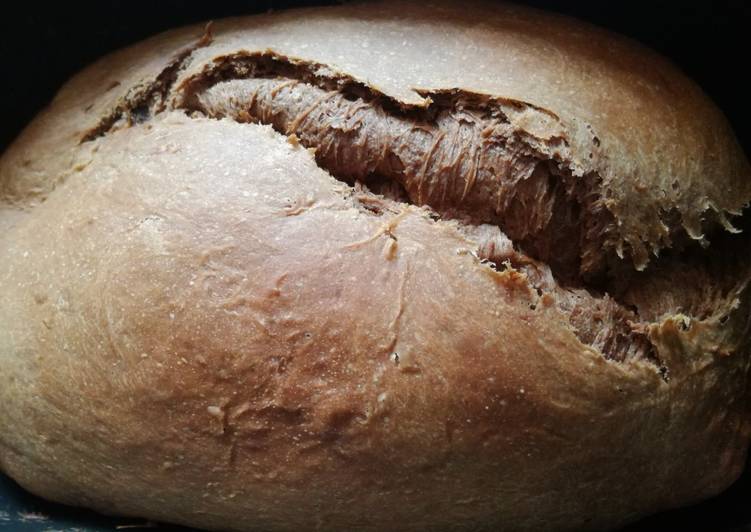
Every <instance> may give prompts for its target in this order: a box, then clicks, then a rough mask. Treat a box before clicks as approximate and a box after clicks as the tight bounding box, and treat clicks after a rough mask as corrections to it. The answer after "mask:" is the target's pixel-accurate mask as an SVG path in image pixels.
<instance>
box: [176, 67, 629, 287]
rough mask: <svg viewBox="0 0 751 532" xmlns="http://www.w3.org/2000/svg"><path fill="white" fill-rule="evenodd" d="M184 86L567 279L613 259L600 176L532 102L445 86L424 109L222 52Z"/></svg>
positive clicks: (187, 100) (199, 105) (187, 105)
mask: <svg viewBox="0 0 751 532" xmlns="http://www.w3.org/2000/svg"><path fill="white" fill-rule="evenodd" d="M178 91H179V95H178V97H177V101H176V105H177V106H179V107H182V108H184V109H188V110H192V111H200V112H201V113H203V114H206V115H208V116H213V117H223V116H227V117H230V118H232V119H234V120H237V121H241V122H243V121H244V122H260V123H265V124H271V125H272V126H273V127H274V128H275V129H276V130H277V131H280V132H282V133H285V134H295V135H296V136H297V137H299V138H300V140H301V142H302V144H303V145H305V146H307V147H312V148H315V149H316V159H317V161H318V163H319V164H320V165H321V166H322V167H324V168H326V170H327V171H329V172H330V173H331V174H332V175H334V176H335V177H337V178H340V179H344V180H347V181H349V182H352V181H353V180H360V181H364V180H367V178H368V176H370V175H372V174H376V175H378V176H381V177H386V178H388V179H391V180H393V181H396V182H398V183H399V184H400V185H401V186H402V187H403V188H404V189H405V190H406V192H407V194H408V196H409V198H410V201H411V202H412V203H414V204H417V205H429V206H430V207H431V208H433V209H435V210H436V211H437V212H439V213H441V214H442V215H444V216H447V217H450V218H465V219H468V220H469V221H470V222H471V223H475V224H477V223H493V224H497V225H500V226H501V227H503V229H504V232H506V233H507V234H508V235H509V236H510V237H511V238H512V239H513V240H514V242H517V243H518V244H519V245H520V246H522V247H523V248H524V249H525V250H527V251H528V252H529V253H531V254H533V255H534V256H535V257H537V258H539V259H540V260H543V261H545V262H547V263H549V264H550V265H551V267H552V268H553V269H554V270H555V272H556V275H557V276H558V277H560V278H563V279H572V280H573V279H576V278H578V277H580V276H584V277H586V278H593V277H597V276H598V275H601V274H602V273H603V272H604V270H605V268H606V264H607V260H608V255H613V256H615V242H614V241H611V240H612V235H611V230H612V228H614V227H615V225H616V224H615V220H614V218H613V216H612V214H611V213H610V212H609V211H608V210H607V208H606V206H605V203H604V200H603V198H602V197H601V196H600V195H599V190H600V187H599V177H598V176H597V175H595V174H591V173H590V174H586V175H581V176H575V175H574V173H573V171H572V170H571V169H570V168H569V167H568V164H567V160H568V159H569V158H570V157H569V155H570V154H569V153H568V146H567V142H566V140H565V138H563V137H562V136H553V137H549V138H545V139H541V138H537V137H535V135H534V134H532V133H530V132H529V131H526V130H525V129H523V128H521V127H520V126H519V120H517V118H518V116H519V115H525V116H526V115H531V116H532V118H530V117H529V116H526V118H525V120H543V121H549V122H556V121H557V117H555V116H554V115H552V114H550V113H548V112H546V111H543V110H540V109H537V108H534V107H533V106H530V105H527V104H523V103H521V102H512V101H507V100H501V99H491V98H489V97H487V96H484V95H478V94H470V93H467V92H466V91H443V92H436V93H431V94H427V93H426V94H425V96H426V97H428V98H429V99H430V100H431V104H430V105H429V106H428V107H426V108H418V107H414V106H412V107H406V106H403V105H399V104H397V103H396V102H394V101H393V100H391V99H389V98H387V97H385V96H383V95H381V94H379V93H378V92H377V91H374V90H371V89H369V88H367V87H365V86H364V85H362V84H361V83H359V82H356V81H354V80H351V79H348V78H343V77H341V76H340V77H333V76H331V75H330V74H329V72H328V71H327V69H326V67H325V66H322V65H312V64H300V63H291V62H289V61H285V60H283V59H282V58H279V57H276V56H272V55H245V54H238V55H233V56H228V57H222V58H218V59H216V60H215V66H214V67H213V68H212V69H211V70H210V71H208V72H205V73H203V74H201V75H200V76H196V77H194V78H192V79H189V80H187V81H186V82H184V83H183V84H182V85H181V87H179V88H178ZM562 244H563V245H562ZM561 249H566V253H561Z"/></svg>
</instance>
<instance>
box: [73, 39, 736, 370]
mask: <svg viewBox="0 0 751 532" xmlns="http://www.w3.org/2000/svg"><path fill="white" fill-rule="evenodd" d="M199 46H201V44H200V43H199V44H198V45H196V46H194V47H192V48H189V49H186V50H185V51H183V52H181V53H180V54H178V55H177V56H176V57H175V59H174V60H173V61H172V62H170V64H169V65H168V66H167V67H166V68H165V69H164V70H163V71H162V72H161V73H160V74H159V76H158V77H157V78H156V79H155V81H154V82H153V83H152V84H151V85H148V86H146V87H143V86H139V87H138V88H136V89H132V90H131V92H130V93H129V96H128V97H126V99H125V100H124V101H123V102H121V103H120V104H119V105H118V106H117V107H116V109H115V110H114V111H113V112H112V113H110V114H109V115H108V116H107V117H105V118H104V119H103V120H102V121H101V122H100V125H99V126H98V127H97V128H96V129H94V130H92V131H90V132H89V133H87V134H86V136H84V138H83V139H82V141H86V140H91V139H94V138H96V137H98V136H102V135H104V134H106V133H107V132H108V131H109V130H111V129H114V128H117V127H119V126H120V125H125V126H127V125H130V124H132V123H138V122H141V121H144V120H148V119H149V118H150V117H151V116H153V115H154V114H156V113H159V112H161V111H164V110H166V109H169V108H179V109H183V110H186V111H187V112H189V113H198V114H200V115H202V116H208V117H212V118H223V117H227V118H230V119H232V120H235V121H238V122H256V123H262V124H268V125H271V126H272V127H274V129H276V130H277V131H278V132H280V133H282V134H286V135H288V136H290V137H291V138H292V139H293V140H294V141H295V142H300V143H301V144H302V145H304V146H305V147H308V148H311V149H313V150H315V157H316V160H317V162H318V163H319V165H320V166H321V167H322V168H324V169H325V170H327V171H328V172H329V173H330V174H331V175H332V176H333V177H335V178H337V179H339V180H341V181H344V182H346V183H348V184H350V185H353V186H355V187H356V188H355V192H356V193H355V196H356V199H357V202H358V205H359V206H360V207H361V208H363V209H364V210H365V211H367V212H369V213H371V214H374V215H378V216H380V215H382V214H384V213H383V208H384V205H386V204H387V203H388V202H399V203H402V204H403V203H409V204H415V205H419V206H421V207H424V208H426V209H427V212H429V213H431V215H432V216H433V217H434V218H435V219H438V218H442V219H444V220H451V221H452V222H453V223H455V224H456V226H457V228H458V229H459V230H460V231H461V232H463V233H464V234H465V235H466V236H467V237H468V238H469V239H470V240H473V241H475V242H477V252H476V254H477V258H478V260H479V261H480V262H483V263H486V264H487V265H489V266H491V267H493V268H494V269H496V270H499V271H502V270H506V269H513V270H515V271H518V272H520V273H522V274H524V276H525V278H526V280H527V282H528V283H529V286H530V287H531V289H532V290H534V291H536V292H537V294H538V295H539V297H540V298H541V299H542V298H552V300H553V302H554V304H555V305H556V307H557V308H558V309H559V310H560V311H561V312H562V313H563V315H565V316H566V317H567V319H568V321H569V323H570V324H571V326H572V329H573V331H574V332H575V334H576V335H577V337H578V338H579V339H580V340H581V341H582V343H584V344H586V345H589V346H591V347H593V348H594V349H596V350H598V351H599V352H600V353H601V354H602V355H603V356H604V357H605V358H607V359H609V360H614V361H620V362H624V361H628V360H635V359H641V360H644V361H647V362H650V363H652V364H653V365H654V366H655V368H656V370H657V371H658V372H659V374H660V375H661V377H662V378H663V380H668V374H669V370H668V368H667V367H666V364H665V363H664V362H663V361H661V360H660V358H659V356H658V354H657V351H656V349H655V347H654V345H653V343H652V341H650V338H649V326H650V324H651V323H653V322H654V321H655V320H658V319H659V318H660V317H661V316H660V315H659V314H656V313H654V312H653V313H651V314H650V315H649V317H648V318H646V317H645V316H642V315H640V309H641V307H642V306H644V307H645V308H650V307H651V306H653V303H654V302H652V301H651V300H650V298H651V295H650V294H646V293H641V294H640V295H639V296H638V297H634V296H633V291H632V287H633V285H634V283H635V282H637V283H638V284H643V282H644V279H643V278H646V279H652V278H653V274H652V272H650V273H647V274H645V275H641V274H637V272H636V271H635V270H634V268H633V267H632V266H629V265H627V264H625V263H624V261H622V260H620V259H619V257H618V255H619V254H620V253H619V252H618V249H619V245H620V242H619V241H618V239H617V237H616V236H615V233H614V232H613V229H614V228H615V226H616V221H615V219H614V217H613V215H612V214H611V213H610V211H609V210H608V209H607V207H606V200H605V199H604V198H603V197H601V195H600V190H601V187H600V178H599V177H598V176H597V175H596V174H593V173H588V174H584V175H576V173H575V172H574V170H572V169H571V168H570V167H569V165H568V163H567V161H568V156H569V154H568V152H567V150H568V145H567V141H566V139H565V138H564V137H563V136H549V137H546V138H540V137H538V136H535V135H534V134H533V133H532V132H531V131H532V130H534V128H527V129H525V128H523V127H519V123H520V121H519V120H518V115H520V114H527V115H529V116H526V118H525V120H522V121H521V123H525V121H529V120H530V116H531V117H532V121H534V120H538V121H539V120H542V121H546V120H547V121H552V122H555V121H556V120H557V117H556V116H555V115H553V114H552V113H549V112H548V111H545V110H542V109H538V108H536V107H534V106H531V105H528V104H524V103H522V102H516V101H508V100H504V99H499V98H490V97H488V96H484V95H477V94H470V93H467V92H465V91H441V92H433V93H428V92H423V96H425V97H428V98H429V99H430V101H431V103H430V105H429V106H427V107H418V106H407V105H403V104H401V103H399V102H396V101H394V100H392V99H390V98H389V97H387V96H385V95H383V94H381V93H379V92H378V91H377V90H374V89H372V88H370V87H368V86H366V85H364V84H362V83H360V82H358V81H356V80H353V79H352V78H348V77H346V76H342V75H336V74H334V73H333V72H332V71H331V70H330V69H328V68H327V67H326V66H325V65H320V64H312V63H300V62H292V61H290V60H287V59H285V58H282V57H278V56H275V55H273V54H269V53H267V54H246V53H239V54H235V55H232V56H223V57H219V58H216V59H215V61H214V64H213V66H212V67H211V68H209V69H207V70H206V71H204V72H202V73H201V74H200V75H196V76H193V77H191V78H188V79H187V80H185V81H184V82H183V83H181V84H180V85H179V86H177V87H175V81H176V79H177V77H178V74H179V72H180V71H181V69H183V68H184V67H185V65H186V64H187V63H188V62H189V61H190V56H191V54H192V52H193V51H194V50H195V49H196V48H198V47H199ZM363 185H364V186H365V188H363ZM384 202H386V203H384ZM292 211H294V208H292ZM392 211H393V209H392ZM397 211H398V209H397V210H396V211H393V212H397ZM665 216H670V213H665ZM501 231H503V232H501ZM506 235H508V236H506ZM671 236H672V237H674V239H673V240H671V243H672V242H674V243H675V245H676V248H677V249H678V250H681V249H683V248H684V247H685V248H686V249H687V250H688V251H686V252H684V256H683V260H688V261H689V262H691V263H692V266H691V267H689V269H690V268H692V267H693V263H696V262H697V261H701V255H703V253H701V252H699V253H697V251H696V250H697V245H696V244H695V243H690V242H688V240H687V239H685V238H682V237H681V234H680V232H675V234H673V235H671ZM694 255H697V256H698V257H699V258H697V259H696V260H694V259H693V258H692V257H693V256H694ZM653 269H654V268H653ZM665 270H666V271H668V272H671V271H672V270H671V269H670V268H669V267H667V268H662V269H659V268H658V269H657V271H658V272H660V273H658V274H654V275H656V276H659V275H662V274H663V273H664V271H665ZM637 277H638V278H639V280H638V281H633V279H635V278H637ZM728 294H729V291H727V290H726V291H724V292H722V291H720V292H718V293H717V294H715V295H716V296H717V297H716V298H715V299H713V300H712V301H711V302H709V303H706V305H707V306H708V307H712V308H725V305H724V303H725V302H726V300H727V298H728V297H729V296H728ZM687 297H689V298H690V296H687ZM679 308H680V307H679ZM669 310H670V309H666V313H667V312H668V311H669ZM710 314H711V312H709V313H704V315H710Z"/></svg>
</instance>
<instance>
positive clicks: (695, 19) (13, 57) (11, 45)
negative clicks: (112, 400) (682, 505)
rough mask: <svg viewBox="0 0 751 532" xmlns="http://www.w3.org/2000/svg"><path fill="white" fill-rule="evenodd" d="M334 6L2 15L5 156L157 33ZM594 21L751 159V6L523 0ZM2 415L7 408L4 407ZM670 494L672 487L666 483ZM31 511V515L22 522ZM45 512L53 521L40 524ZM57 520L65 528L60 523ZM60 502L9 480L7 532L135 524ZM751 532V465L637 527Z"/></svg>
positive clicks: (69, 6)
mask: <svg viewBox="0 0 751 532" xmlns="http://www.w3.org/2000/svg"><path fill="white" fill-rule="evenodd" d="M326 3H332V2H325V1H315V0H303V1H291V0H283V1H282V0H280V1H272V0H264V1H234V2H226V1H217V0H214V1H211V2H189V1H179V0H163V1H158V2H157V1H151V2H143V1H135V0H131V1H109V2H105V1H102V2H96V3H95V2H77V3H67V2H60V3H56V4H52V3H50V4H49V5H47V4H46V3H37V2H31V1H27V2H25V3H16V4H15V5H14V6H13V7H12V8H9V7H4V8H3V10H2V12H1V13H0V52H1V54H0V59H1V61H2V62H1V63H0V69H1V71H2V76H3V77H2V83H0V105H2V108H1V109H0V117H2V124H3V125H2V128H0V151H2V150H4V149H5V147H6V146H7V145H8V144H9V143H10V142H11V141H12V140H13V138H14V137H15V136H16V135H17V134H18V133H19V132H20V130H21V129H22V128H23V126H24V124H26V123H27V122H28V121H29V120H30V119H31V118H32V117H33V116H34V114H36V112H37V111H39V109H41V108H42V107H43V106H44V105H45V104H46V103H47V102H48V101H49V100H50V99H51V98H52V96H53V95H54V93H55V91H56V90H57V89H58V88H59V87H60V85H61V84H62V83H63V82H64V81H65V80H66V79H67V78H69V77H70V76H71V75H72V74H73V73H75V72H76V71H78V70H79V69H81V68H82V67H84V66H85V65H87V64H88V63H90V62H91V61H93V60H94V59H96V58H98V57H100V56H101V55H103V54H105V53H107V52H109V51H112V50H115V49H117V48H120V47H122V46H125V45H127V44H129V43H132V42H135V41H138V40H140V39H142V38H145V37H147V36H149V35H152V34H154V33H158V32H160V31H163V30H166V29H169V28H172V27H175V26H180V25H184V24H189V23H193V22H198V21H202V20H207V19H217V18H221V17H223V16H229V15H241V14H249V13H258V12H262V11H266V10H268V9H272V8H273V9H282V8H285V7H290V6H303V5H304V6H311V5H321V4H326ZM518 3H524V4H529V5H533V6H536V7H541V8H546V9H549V10H553V11H558V12H561V13H565V14H568V15H573V16H576V17H578V18H581V19H585V20H588V21H590V22H592V23H595V24H598V25H600V26H604V27H607V28H610V29H612V30H615V31H617V32H620V33H623V34H625V35H628V36H630V37H632V38H635V39H637V40H639V41H641V42H642V43H644V44H646V45H648V46H650V47H651V48H654V49H656V50H658V51H659V52H661V53H662V54H664V55H666V56H667V57H669V58H671V59H672V60H673V62H675V63H676V64H677V65H678V66H679V67H680V68H682V69H683V70H684V71H685V72H686V73H687V74H688V75H689V76H690V77H692V78H693V79H695V80H696V81H697V82H698V83H699V84H700V85H701V86H702V87H703V88H704V90H705V91H706V92H707V93H708V94H709V96H710V97H711V98H712V99H713V100H714V101H715V102H716V103H717V104H718V105H719V107H720V108H721V109H722V110H723V111H724V112H725V114H726V115H727V117H728V119H729V120H730V122H731V124H732V125H733V127H734V129H735V131H736V134H737V135H738V138H739V140H740V142H741V144H742V145H743V147H744V149H745V151H746V154H747V155H748V154H751V112H750V111H749V106H748V104H747V101H748V95H749V92H750V91H749V85H748V82H747V81H746V78H747V77H748V75H747V73H746V70H747V69H748V67H749V52H751V39H750V38H749V33H750V32H751V2H745V1H743V0H736V1H728V2H711V1H705V2H698V1H687V2H680V3H678V2H675V3H671V2H658V1H654V2H644V1H632V2H607V1H600V2H594V1H587V2H565V3H564V2H550V1H542V0H531V1H520V2H518ZM0 408H2V405H0ZM665 489H670V486H665ZM28 512H31V514H30V515H31V518H29V517H28V516H27V517H26V518H25V519H20V517H22V514H24V513H28ZM35 513H41V514H42V515H43V516H46V517H48V518H51V519H52V521H50V520H49V519H35V518H34V515H35ZM55 523H57V524H55ZM135 523H138V521H137V520H132V519H129V520H127V519H125V520H124V519H117V520H114V519H106V518H101V517H99V516H96V515H95V514H92V513H89V512H85V511H79V510H70V509H66V508H64V507H61V506H59V505H50V504H47V503H45V502H43V501H41V500H39V499H36V498H34V497H32V496H30V495H28V494H26V493H24V492H22V491H20V489H19V488H17V486H15V484H13V483H12V481H10V480H8V479H7V478H6V477H2V475H0V528H12V529H14V530H44V529H49V528H56V529H60V528H61V527H64V528H65V529H70V528H72V527H86V528H80V529H81V530H111V529H114V528H115V526H117V525H123V524H128V525H130V524H135ZM695 528H696V529H699V530H713V531H731V530H732V531H741V530H744V531H745V530H749V531H751V468H747V471H746V473H745V474H744V476H743V477H742V478H741V479H740V480H739V481H738V482H737V483H736V484H735V485H734V486H733V487H732V488H731V489H730V490H729V491H727V492H726V493H725V494H723V495H721V496H720V497H718V498H715V499H713V500H711V501H707V502H705V503H703V504H701V505H698V506H694V507H691V508H687V509H683V510H677V511H673V512H667V513H665V514H661V515H658V516H654V517H652V518H649V519H647V520H646V521H644V522H642V523H639V524H638V525H636V526H634V527H632V528H629V532H637V531H644V530H655V531H656V530H664V529H669V530H673V529H678V530H686V529H688V530H692V529H695Z"/></svg>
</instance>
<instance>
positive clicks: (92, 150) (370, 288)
mask: <svg viewBox="0 0 751 532" xmlns="http://www.w3.org/2000/svg"><path fill="white" fill-rule="evenodd" d="M750 200H751V168H750V167H749V163H748V160H747V159H746V157H745V155H744V154H743V151H742V149H741V148H740V146H739V145H738V143H737V141H736V139H735V137H734V135H733V132H732V131H731V129H730V127H729V125H728V123H727V122H726V120H725V118H724V117H723V116H722V114H721V113H720V112H719V111H718V109H717V108H716V107H715V106H714V105H713V104H712V103H711V102H710V101H709V100H708V99H707V98H706V96H705V95H704V94H703V93H702V91H701V90H700V89H699V88H698V87H697V86H696V85H695V84H694V83H693V82H691V81H690V80H689V79H687V78H686V77H685V76H684V75H683V74H682V73H681V72H679V71H678V70H677V69H676V68H675V67H674V66H672V65H671V64H670V63H669V62H668V61H666V60H665V59H663V58H661V57H658V56H656V55H655V54H654V53H652V52H650V51H649V50H646V49H644V48H643V47H641V46H640V45H638V44H637V43H634V42H631V41H629V40H627V39H625V38H622V37H619V36H615V35H612V34H609V33H606V32H605V31H603V30H600V29H597V28H594V27H591V26H589V25H586V24H583V23H580V22H577V21H574V20H571V19H568V18H564V17H560V16H554V15H549V14H545V13H542V12H538V11H534V10H530V9H526V8H521V7H514V6H509V5H496V4H480V3H469V4H468V3H466V2H463V3H461V4H450V3H437V4H433V5H428V6H425V5H421V3H411V4H405V3H403V2H385V3H370V4H352V5H345V6H336V7H327V8H315V9H309V10H294V11H288V12H282V13H272V14H265V15H261V16H255V17H245V18H236V19H228V20H222V21H218V22H216V23H215V24H213V26H209V27H204V26H200V27H199V26H196V27H189V28H183V29H178V30H175V31H171V32H168V33H165V34H162V35H159V36H156V37H154V38H152V39H149V40H147V41H144V42H142V43H140V44H136V45H134V46H132V47H130V48H128V49H125V50H123V51H120V52H117V53H115V54H112V55H110V56H108V57H105V58H104V59H102V60H100V61H99V62H97V63H95V64H94V65H92V66H90V67H89V68H87V69H86V70H84V71H83V72H81V73H80V74H78V75H77V76H76V77H74V78H73V79H72V80H71V81H70V82H68V83H67V84H66V85H65V86H64V87H63V88H62V89H61V91H60V92H59V93H58V95H57V96H56V97H55V99H54V100H53V101H52V103H51V104H50V105H49V107H48V108H47V109H45V110H44V111H43V112H42V113H41V114H40V115H39V116H38V117H37V118H36V119H35V120H34V121H33V122H32V123H31V124H29V126H28V127H27V128H26V129H25V130H24V132H23V133H22V134H21V135H20V136H19V137H18V139H16V141H15V142H14V143H13V144H12V146H11V147H10V148H9V149H8V150H7V151H6V153H5V154H4V155H3V156H2V159H1V160H0V291H1V292H2V294H3V304H2V305H0V405H2V407H1V408H0V469H1V470H2V471H4V472H5V473H7V474H8V475H10V476H11V477H13V478H14V479H15V480H16V481H18V482H19V483H20V484H21V485H22V486H24V487H25V488H27V489H28V490H30V491H31V492H33V493H36V494H38V495H41V496H42V497H46V498H48V499H51V500H54V501H59V502H63V503H66V504H71V505H77V506H85V507H89V508H93V509H96V510H98V511H100V512H104V513H107V514H118V515H127V516H134V517H144V518H149V519H153V520H160V521H167V522H172V523H179V524H185V525H190V526H195V527H201V528H207V529H221V530H269V531H298V530H312V529H315V530H372V531H382V530H405V531H408V530H414V531H417V530H599V529H607V528H615V527H618V526H622V525H624V524H626V523H628V522H632V521H634V520H636V519H638V518H640V517H642V516H644V515H647V514H649V513H652V512H656V511H659V510H663V509H668V508H673V507H677V506H681V505H686V504H689V503H692V502H695V501H699V500H701V499H704V498H707V497H710V496H712V495H714V494H717V493H719V492H720V491H722V490H723V489H724V488H726V487H727V486H728V485H730V483H732V482H733V481H734V480H735V479H736V478H737V476H738V475H739V474H740V472H741V471H742V469H743V465H744V461H745V457H746V452H747V448H748V444H749V439H750V438H751V412H750V411H749V410H750V408H749V407H750V405H751V403H750V401H751V397H749V366H750V364H751V348H750V346H751V303H750V301H751V296H750V295H749V289H748V284H749V279H751V252H749V249H751V247H750V246H749V245H750V244H751V242H750V241H749V237H748V236H747V232H743V231H742V229H744V228H746V229H750V228H751V223H749V221H748V219H749V217H748V214H747V213H745V214H744V212H743V209H744V207H745V206H746V205H747V204H748V203H749V201H750Z"/></svg>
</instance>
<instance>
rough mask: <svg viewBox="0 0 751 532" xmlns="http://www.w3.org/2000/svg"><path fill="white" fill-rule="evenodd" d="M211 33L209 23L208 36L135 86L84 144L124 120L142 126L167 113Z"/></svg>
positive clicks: (88, 136) (90, 132)
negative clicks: (190, 64)
mask: <svg viewBox="0 0 751 532" xmlns="http://www.w3.org/2000/svg"><path fill="white" fill-rule="evenodd" d="M210 30H211V24H208V25H207V26H206V32H205V33H204V36H203V37H201V39H199V40H198V41H197V42H196V43H195V44H193V45H192V46H189V47H187V48H185V49H184V50H181V51H179V52H178V53H177V54H176V55H175V57H174V58H173V59H172V60H171V61H170V62H169V64H168V65H167V66H166V67H165V68H164V69H163V70H162V71H161V72H160V73H159V75H158V76H157V77H156V78H155V79H154V80H153V81H151V82H150V83H144V84H138V85H135V86H134V87H131V88H130V89H129V90H128V93H127V94H126V95H125V97H124V98H123V99H122V101H120V102H119V103H118V104H117V105H116V106H115V108H114V109H113V110H112V111H111V112H110V113H109V114H107V115H106V116H104V117H103V118H102V119H101V120H100V121H99V123H98V124H97V125H96V127H94V128H92V129H91V130H89V131H88V132H87V133H86V134H85V135H84V136H83V137H82V138H81V142H87V141H90V140H94V139H96V138H98V137H101V136H103V135H105V134H106V133H107V132H109V131H110V130H112V129H113V128H115V126H116V124H118V123H119V122H121V121H125V123H126V124H127V125H131V124H139V123H141V122H146V121H147V120H149V119H150V118H151V116H153V115H154V114H156V113H158V112H161V111H164V110H165V109H166V105H165V104H166V100H167V96H168V95H169V93H170V91H171V90H172V86H173V85H174V84H175V81H176V80H177V77H178V76H179V74H180V71H181V70H182V69H183V68H184V67H185V65H186V64H188V62H189V61H190V57H191V55H192V54H193V52H194V51H195V50H197V49H198V48H202V47H204V46H207V45H208V44H210V43H211V40H212V37H211V31H210Z"/></svg>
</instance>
